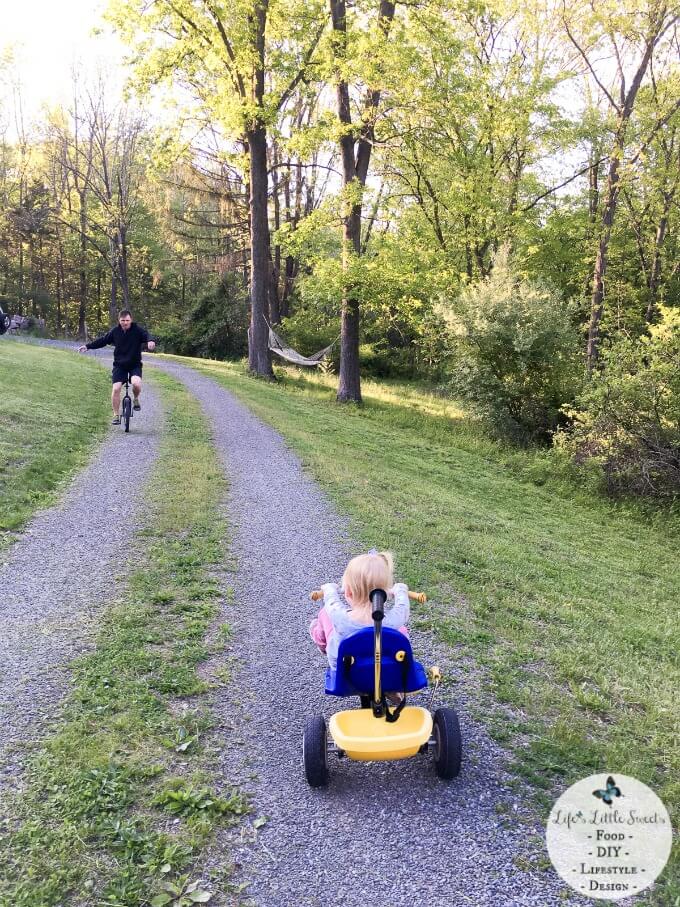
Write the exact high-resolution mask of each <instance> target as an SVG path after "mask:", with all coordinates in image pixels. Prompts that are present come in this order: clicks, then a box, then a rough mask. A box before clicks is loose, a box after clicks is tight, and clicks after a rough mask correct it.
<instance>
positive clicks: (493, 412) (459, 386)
mask: <svg viewBox="0 0 680 907" xmlns="http://www.w3.org/2000/svg"><path fill="white" fill-rule="evenodd" d="M454 310H455V315H454V316H452V317H451V318H450V325H451V331H452V335H453V339H452V347H453V348H452V356H451V368H452V378H451V382H452V387H453V388H454V390H455V392H456V393H457V394H460V395H462V396H463V397H464V398H465V399H466V400H468V401H470V403H472V404H473V405H474V406H475V407H476V408H477V409H478V411H479V412H480V413H482V414H483V415H485V416H486V417H488V419H489V420H490V421H491V422H492V423H493V425H494V427H495V428H496V430H498V431H499V432H501V433H504V434H507V435H509V436H512V437H515V438H519V439H527V438H529V439H533V440H545V439H547V438H549V437H550V436H551V434H552V432H554V431H555V429H556V428H557V426H558V424H559V421H560V417H561V410H562V407H563V406H564V405H565V404H567V403H570V402H571V401H572V400H573V398H574V394H575V393H576V390H577V388H578V384H579V380H580V379H579V374H580V371H581V368H582V366H581V363H580V359H579V356H578V335H577V332H576V331H575V329H574V327H573V325H572V323H571V308H570V306H569V305H567V304H566V303H565V302H564V300H563V299H562V298H561V296H560V295H559V294H558V293H557V292H556V291H555V289H554V288H553V287H551V286H550V285H549V284H547V283H545V282H540V281H537V280H526V279H523V278H521V277H518V276H517V274H516V273H515V271H514V269H513V266H512V264H511V263H510V261H509V258H508V251H507V248H506V249H503V250H501V252H500V253H499V255H498V256H497V258H496V261H495V266H494V269H493V271H492V272H491V275H490V276H489V277H488V278H486V279H485V280H483V281H481V282H480V283H478V284H476V285H474V286H471V287H468V288H466V289H464V290H463V292H462V293H461V295H460V297H459V298H458V299H457V300H456V302H455V303H454Z"/></svg>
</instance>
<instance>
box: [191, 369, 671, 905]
mask: <svg viewBox="0 0 680 907" xmlns="http://www.w3.org/2000/svg"><path fill="white" fill-rule="evenodd" d="M191 364H192V365H194V366H195V367H196V368H198V369H200V370H201V371H203V372H205V373H206V374H209V375H210V376H212V377H214V378H216V379H217V380H218V381H220V382H221V383H223V384H224V385H225V386H226V387H228V388H229V389H231V390H233V391H234V392H235V393H236V394H237V395H238V396H239V397H240V398H241V399H242V400H243V401H244V402H245V403H247V404H248V405H249V406H250V407H251V408H252V409H253V411H254V412H256V413H257V414H258V415H259V416H261V417H262V418H263V419H264V420H265V421H267V422H269V423H270V424H271V425H273V426H274V427H275V428H277V429H278V430H279V431H280V432H281V433H282V434H283V435H284V436H285V437H286V438H287V440H288V442H289V443H290V444H291V446H292V447H293V448H294V449H295V450H296V452H297V453H298V454H299V456H300V457H301V458H302V461H303V463H304V464H305V465H306V466H307V467H308V468H309V469H310V470H311V472H312V473H313V475H314V476H315V478H316V479H317V480H318V481H319V482H320V483H321V485H322V486H323V487H324V488H325V489H326V490H327V491H328V493H329V494H330V496H331V497H332V498H333V499H334V500H335V501H336V502H337V504H338V505H339V506H340V508H341V509H342V510H343V511H345V512H346V513H348V514H349V515H350V517H351V518H352V520H353V526H352V531H353V534H354V537H355V538H357V539H358V540H361V541H362V542H363V544H364V545H365V546H366V547H369V546H375V547H378V548H383V547H387V548H391V549H393V550H394V551H395V553H396V556H397V566H398V574H399V577H400V578H404V579H405V580H406V581H407V582H408V583H409V585H410V586H411V587H412V588H417V589H421V588H422V589H424V590H426V591H428V592H429V593H430V594H431V596H432V598H433V601H432V602H431V603H429V604H428V605H427V606H425V608H424V609H419V612H420V613H419V614H418V611H416V612H415V613H414V615H413V618H414V620H417V619H418V617H420V618H421V619H422V621H423V623H424V624H425V625H427V626H429V627H432V628H433V629H435V630H436V631H437V632H438V633H439V634H440V636H441V638H442V639H444V640H445V641H446V642H447V643H448V644H449V645H450V646H451V647H452V648H453V649H455V650H457V651H460V652H461V654H463V653H464V654H468V655H472V656H474V658H475V659H476V662H477V663H478V664H479V665H481V666H482V667H483V668H484V671H483V677H484V684H485V689H484V691H482V696H481V699H480V708H482V709H483V710H484V712H485V720H486V722H487V724H488V725H489V726H490V728H491V730H492V731H493V732H494V734H495V736H496V737H497V739H499V740H501V741H502V742H503V743H505V744H506V745H507V746H508V747H510V749H511V751H512V752H513V754H514V759H515V763H514V768H515V771H516V773H517V776H518V778H519V779H526V780H528V781H529V782H530V784H531V787H532V789H533V790H537V791H538V792H539V793H538V796H539V799H540V800H541V802H543V804H544V807H545V809H546V811H547V809H548V807H549V805H551V804H552V801H553V798H554V796H555V793H556V792H557V791H560V790H563V789H565V788H566V787H568V786H569V785H570V784H571V783H573V782H574V781H576V780H578V779H580V778H582V777H584V776H586V775H589V774H591V773H595V772H602V771H611V772H614V773H616V772H619V773H625V774H630V775H634V776H636V777H637V778H639V779H640V780H642V781H644V782H646V783H648V784H649V785H651V786H652V788H653V789H654V790H655V791H656V792H657V793H658V794H659V796H661V797H662V799H663V800H664V801H665V803H666V805H667V807H668V808H669V810H670V811H671V813H672V815H673V817H674V819H675V820H676V822H677V816H678V806H679V805H680V739H679V734H678V729H679V728H680V713H679V710H678V689H679V688H680V662H679V657H678V653H679V651H680V624H679V621H678V603H679V602H680V571H679V570H678V563H679V562H680V559H679V557H678V555H679V554H680V545H679V543H678V531H677V530H678V526H677V523H673V522H670V521H669V522H668V523H667V524H666V525H664V523H663V520H661V519H659V520H658V521H657V523H656V524H654V523H653V522H652V521H650V520H649V519H647V518H645V517H644V515H642V514H636V513H635V511H634V510H630V511H628V512H626V511H623V510H622V509H621V508H617V507H615V506H613V505H612V504H610V503H609V502H608V501H606V500H604V499H597V498H593V499H592V500H588V499H587V497H586V496H585V494H584V493H583V491H582V490H578V489H574V490H573V493H570V490H569V486H568V484H565V483H564V482H561V481H559V480H557V479H555V480H554V481H552V480H551V478H550V476H549V475H548V476H546V474H545V470H542V471H541V470H538V473H539V481H540V482H541V484H540V485H539V484H536V483H535V482H534V481H532V480H531V478H530V476H531V475H532V474H534V473H536V472H537V469H536V465H537V462H538V460H539V458H538V457H536V456H535V455H533V454H530V453H527V454H522V453H521V452H519V453H518V452H517V451H508V450H506V449H504V448H503V447H501V446H499V445H496V444H494V443H493V442H491V441H489V440H488V439H486V438H484V437H483V435H482V434H481V432H480V430H479V428H478V427H476V426H475V425H474V423H471V422H470V421H469V420H467V419H466V418H465V415H464V413H463V412H461V411H460V410H459V409H457V408H456V407H455V405H453V404H451V403H450V402H449V403H447V402H446V401H444V400H441V399H438V398H435V397H433V396H430V395H427V394H425V393H424V392H422V391H418V390H417V389H414V388H413V387H410V386H399V385H397V384H390V385H387V384H377V383H373V382H368V381H367V382H364V384H363V392H364V399H365V405H364V406H363V407H357V406H351V405H350V406H348V405H339V404H337V403H336V402H335V379H333V378H332V376H331V377H330V378H326V377H323V376H313V375H312V376H310V375H303V374H300V373H299V372H296V371H294V370H291V371H281V372H279V377H280V381H279V383H276V384H272V383H268V382H263V381H260V380H256V379H253V378H250V377H248V376H246V375H245V373H244V370H243V367H242V366H240V365H233V364H228V363H216V362H208V361H204V360H192V363H191ZM321 566H322V565H320V567H321ZM321 578H323V577H321ZM329 579H332V577H329ZM461 595H462V596H463V598H462V599H461V598H460V596H461ZM541 792H543V793H541ZM662 880H663V882H662V884H660V885H658V886H657V890H656V892H655V893H654V896H653V897H654V902H655V903H659V904H661V903H663V904H673V905H678V904H680V881H679V880H678V861H677V849H676V856H675V858H674V861H673V863H672V864H670V865H669V866H668V867H667V869H666V871H665V873H664V875H663V876H662Z"/></svg>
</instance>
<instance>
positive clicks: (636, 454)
mask: <svg viewBox="0 0 680 907" xmlns="http://www.w3.org/2000/svg"><path fill="white" fill-rule="evenodd" d="M679 362H680V312H678V311H677V310H668V309H665V310H662V320H661V322H660V323H659V324H658V325H656V326H653V327H651V328H650V331H649V334H648V335H645V336H643V337H641V338H638V339H634V340H632V339H624V340H619V341H617V342H615V343H612V344H611V345H610V346H609V347H608V348H607V349H605V351H604V352H603V357H602V369H601V370H600V371H599V372H597V373H596V374H594V375H593V377H592V380H591V381H590V382H589V383H588V385H587V386H586V387H585V389H584V390H583V393H582V394H581V395H580V396H579V398H578V399H577V401H576V407H575V410H574V411H573V412H572V413H571V414H570V415H571V416H572V418H573V420H574V422H573V426H572V427H571V429H570V430H569V431H568V432H562V433H560V434H559V435H558V437H557V438H556V442H557V444H558V445H559V446H560V447H563V448H565V449H566V450H567V451H568V452H569V453H570V454H571V456H572V457H573V459H574V462H575V463H577V464H579V465H584V466H585V465H588V466H590V467H592V466H594V465H595V466H597V467H598V468H599V469H600V470H601V473H602V475H603V477H604V479H605V482H606V485H607V489H608V491H609V492H610V493H611V494H617V495H620V494H635V495H644V496H650V497H656V498H665V499H668V498H674V497H676V496H677V495H678V494H680V369H678V363H679Z"/></svg>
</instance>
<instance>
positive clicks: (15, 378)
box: [0, 340, 110, 551]
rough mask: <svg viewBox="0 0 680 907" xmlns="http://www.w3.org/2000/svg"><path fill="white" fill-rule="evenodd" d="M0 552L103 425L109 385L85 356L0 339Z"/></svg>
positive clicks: (89, 447)
mask: <svg viewBox="0 0 680 907" xmlns="http://www.w3.org/2000/svg"><path fill="white" fill-rule="evenodd" d="M0 388H2V405H1V406H0V501H2V505H1V506H0V551H2V550H3V548H6V547H7V545H9V544H10V543H11V541H12V539H13V538H14V536H15V533H16V532H17V531H18V530H20V529H21V527H22V526H23V525H24V524H25V523H26V521H27V520H28V519H29V518H30V517H31V516H32V515H33V513H34V512H35V511H36V510H37V509H38V508H39V507H43V506H45V505H46V504H48V503H49V502H50V500H51V499H52V497H53V495H54V491H55V489H57V488H59V487H60V485H61V483H62V482H63V480H64V479H65V478H68V477H69V476H71V475H72V474H73V473H74V472H75V471H76V469H77V468H78V467H79V466H82V464H83V463H84V462H85V460H86V459H87V457H88V455H89V454H90V452H91V450H92V446H93V444H94V442H95V441H96V440H97V439H98V438H99V437H101V435H102V433H103V432H104V431H105V429H106V426H107V424H108V413H109V407H108V405H107V404H108V398H109V394H110V383H109V381H108V380H107V377H106V373H105V371H104V369H102V367H101V365H99V364H98V363H96V362H94V361H93V360H91V359H89V360H88V359H86V358H85V357H77V356H75V355H72V354H69V353H66V352H64V351H63V350H55V349H48V348H46V347H39V346H32V345H30V344H24V343H14V342H11V341H8V340H3V341H2V342H0Z"/></svg>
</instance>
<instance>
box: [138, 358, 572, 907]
mask: <svg viewBox="0 0 680 907" xmlns="http://www.w3.org/2000/svg"><path fill="white" fill-rule="evenodd" d="M154 366H155V367H160V368H162V369H163V370H164V371H167V372H169V373H171V374H172V375H174V376H175V377H177V378H180V379H181V380H182V381H183V382H184V383H185V384H186V386H187V387H188V388H189V389H190V390H191V391H192V392H193V393H194V394H195V395H196V396H197V398H198V399H199V400H200V402H201V404H202V406H203V407H204V410H205V412H206V413H207V415H208V417H209V418H210V420H211V422H212V425H213V432H214V438H215V442H216V444H217V446H218V449H219V452H220V456H221V458H222V462H223V465H224V469H225V472H226V474H227V476H228V479H229V482H230V492H229V499H228V501H227V505H226V515H227V518H228V520H229V523H230V525H231V529H232V533H233V551H234V554H235V555H236V558H237V564H238V568H237V575H236V585H235V601H234V605H233V606H230V607H228V608H227V609H226V611H225V619H226V620H227V621H228V622H229V623H230V624H231V625H232V627H233V628H234V631H235V633H234V639H233V642H232V643H231V644H230V651H229V652H228V653H227V657H228V658H230V657H233V658H235V659H236V665H235V667H234V671H233V675H232V677H231V679H230V681H229V684H228V686H227V690H228V693H227V695H225V696H224V697H223V698H222V699H221V700H220V701H218V702H216V703H215V704H214V706H215V709H216V711H217V714H218V720H219V722H220V727H219V731H220V733H221V734H222V735H223V738H224V753H223V771H224V779H225V781H226V782H229V781H238V783H240V784H241V785H242V786H243V788H245V789H246V790H247V791H248V792H249V793H250V795H251V797H252V802H253V807H254V812H253V819H255V818H256V817H266V822H265V823H264V824H263V825H261V827H259V828H256V827H255V826H254V825H251V826H250V828H246V829H245V830H243V829H242V830H241V831H240V832H239V833H238V834H237V835H234V833H231V835H230V834H229V833H228V832H225V833H224V835H223V838H222V840H221V841H220V842H219V846H218V848H217V850H216V851H215V854H214V861H213V865H214V867H217V866H218V865H219V864H220V863H221V862H222V859H221V857H220V848H222V849H223V851H224V853H225V854H226V855H227V859H229V857H230V856H233V858H234V859H235V861H236V863H237V869H238V874H239V875H240V880H241V881H242V882H244V883H249V887H248V888H247V894H248V895H249V897H250V903H255V904H256V905H258V907H284V905H285V907H290V905H293V907H321V905H323V907H326V905H328V907H330V905H335V904H338V903H343V904H344V905H346V907H367V905H371V907H406V905H408V907H411V905H427V907H459V905H460V907H463V905H475V907H515V905H517V907H519V905H540V907H549V905H557V904H562V905H564V904H565V903H571V904H577V903H583V902H582V901H580V899H578V898H576V897H575V896H574V898H572V899H571V900H568V899H566V900H565V898H564V893H563V892H562V896H560V892H561V891H562V886H561V884H560V880H559V879H558V877H557V876H556V875H555V873H553V872H552V870H549V871H543V872H540V871H536V872H531V871H529V872H527V871H522V870H521V869H520V868H519V867H518V865H517V861H521V858H523V857H524V856H525V855H526V854H527V853H528V852H529V851H530V848H531V845H530V842H529V839H530V837H531V836H532V835H535V836H537V840H538V842H539V843H538V852H539V853H540V852H541V848H542V845H541V843H540V842H541V840H542V839H543V829H542V827H540V826H539V825H536V824H529V825H527V824H526V823H522V822H518V821H516V819H515V818H513V817H514V816H515V815H516V814H515V811H514V808H513V804H514V805H515V806H516V807H517V812H518V814H521V813H522V812H523V811H524V810H525V806H526V805H525V804H523V803H521V802H520V803H517V800H518V797H519V798H520V799H521V794H520V795H518V794H517V793H515V792H513V791H512V790H511V789H510V788H509V786H508V777H507V775H506V774H505V773H504V771H503V768H502V766H503V764H504V754H503V753H502V752H501V751H500V750H499V749H498V748H497V747H495V745H494V744H493V743H492V741H491V740H490V739H489V738H488V737H487V735H486V734H485V732H484V729H483V727H481V726H478V725H475V724H474V723H473V722H472V721H471V720H470V718H469V716H468V715H467V714H466V706H465V702H456V703H453V702H447V703H442V704H448V705H455V706H456V707H457V708H458V709H459V711H460V713H461V719H462V727H463V734H464V748H465V749H464V753H465V755H464V763H463V768H462V772H461V775H460V777H459V778H458V779H457V780H455V781H454V782H448V783H447V782H443V781H440V780H438V779H437V778H436V776H435V774H434V769H433V766H432V762H431V760H429V759H428V758H426V757H420V756H419V757H416V758H413V759H410V760H406V761H403V762H393V763H372V764H362V763H357V762H352V761H349V760H346V759H345V760H342V761H338V760H337V759H335V758H334V757H332V760H331V784H330V786H329V787H328V789H323V790H312V789H310V788H309V787H308V786H307V783H306V781H305V778H304V774H303V770H302V764H301V740H302V729H303V727H304V724H305V720H306V718H307V717H308V716H310V715H312V714H315V713H321V714H324V715H326V716H327V717H328V716H329V715H330V714H332V712H333V711H334V710H337V709H338V708H340V707H342V706H341V705H340V703H339V702H338V701H331V697H325V696H324V695H323V671H324V668H325V659H324V658H323V657H322V656H321V655H320V654H319V653H318V652H317V650H316V648H315V647H314V646H313V644H312V642H311V640H310V639H309V637H308V634H307V626H308V624H309V621H310V619H311V617H312V616H313V615H314V614H315V611H316V607H315V606H313V605H312V604H311V603H310V602H309V600H308V592H309V590H311V589H313V588H317V587H318V586H319V584H320V583H321V582H323V581H325V580H329V579H337V578H339V577H340V575H341V574H342V570H343V568H344V565H345V563H346V560H347V558H348V556H350V555H351V554H355V553H358V551H357V549H356V547H355V546H353V545H352V543H351V540H350V539H349V538H348V537H347V532H346V527H345V526H343V521H342V520H341V519H340V518H339V517H338V515H337V513H335V512H334V510H333V507H332V506H331V504H330V503H329V501H328V500H327V498H326V497H325V496H324V495H323V493H322V492H321V491H320V490H319V488H318V486H317V485H316V484H315V483H314V482H313V481H312V480H311V479H310V478H309V477H308V476H307V475H306V474H305V473H304V471H303V469H302V468H301V465H300V463H299V461H298V459H297V458H296V456H295V455H294V454H293V453H291V451H290V450H288V449H287V448H286V446H285V445H284V443H283V441H282V440H281V438H280V436H279V435H277V433H276V432H274V431H273V430H272V429H271V428H269V427H267V426H265V425H264V424H263V423H261V422H260V421H259V420H258V419H257V418H255V417H254V416H253V415H252V414H251V413H250V412H249V411H248V410H247V409H246V408H245V407H244V406H243V405H241V404H240V403H239V402H238V401H236V399H235V398H234V397H233V396H232V395H230V394H229V393H228V392H227V391H225V390H224V389H222V388H220V387H219V386H218V385H217V384H216V383H215V382H214V381H212V380H211V379H210V378H207V377H204V376H202V375H200V374H198V373H197V372H194V371H193V370H191V369H188V368H186V367H184V366H181V365H178V364H175V363H170V362H168V361H162V360H154ZM375 543H376V546H378V547H380V539H376V540H375ZM397 567H398V565H397ZM413 637H414V638H413V642H414V650H415V652H416V653H417V655H418V657H419V658H420V659H421V660H422V661H423V662H424V663H425V664H426V665H427V664H431V663H433V661H435V660H436V661H438V662H439V663H440V664H442V666H443V667H447V665H446V661H445V659H446V656H445V654H444V653H442V652H438V651H436V647H435V645H434V644H433V642H432V641H431V640H429V639H427V638H426V637H424V636H423V635H422V634H421V635H419V634H417V633H414V634H413ZM449 657H450V656H449ZM450 667H452V668H453V670H455V665H452V666H450ZM461 682H463V681H461ZM352 705H353V703H352ZM501 804H503V808H504V809H509V811H510V813H509V815H510V817H509V818H507V817H506V816H502V815H501V814H500V812H499V809H498V808H499V807H500V806H501ZM534 852H536V846H535V845H534ZM524 865H526V864H524ZM211 903H215V904H219V903H225V904H226V903H233V901H220V900H219V897H218V898H216V899H215V900H214V901H212V902H211ZM588 903H590V902H588Z"/></svg>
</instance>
